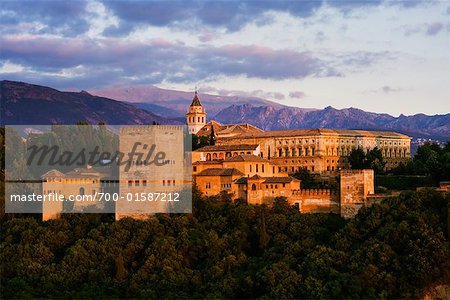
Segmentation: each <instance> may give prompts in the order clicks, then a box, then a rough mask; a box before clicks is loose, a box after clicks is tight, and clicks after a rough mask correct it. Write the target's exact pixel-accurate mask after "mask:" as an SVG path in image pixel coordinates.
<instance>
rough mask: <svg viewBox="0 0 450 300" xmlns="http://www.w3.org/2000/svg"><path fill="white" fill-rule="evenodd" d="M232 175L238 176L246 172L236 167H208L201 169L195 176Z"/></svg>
mask: <svg viewBox="0 0 450 300" xmlns="http://www.w3.org/2000/svg"><path fill="white" fill-rule="evenodd" d="M232 175H238V176H243V175H244V173H242V172H241V171H239V170H238V169H235V168H225V169H222V168H210V169H206V170H203V171H201V172H200V173H198V174H197V175H195V176H232Z"/></svg>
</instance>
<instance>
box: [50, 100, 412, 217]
mask: <svg viewBox="0 0 450 300" xmlns="http://www.w3.org/2000/svg"><path fill="white" fill-rule="evenodd" d="M186 121H187V126H188V130H189V133H191V134H196V135H198V136H207V137H208V138H209V137H211V136H214V140H215V144H214V145H213V146H206V147H203V148H200V149H197V150H195V151H193V152H192V165H191V160H190V159H186V157H185V154H184V149H182V147H179V146H176V145H179V144H177V141H182V140H183V129H182V128H181V127H180V126H171V125H162V126H125V127H122V128H121V130H120V136H119V140H120V151H121V152H123V153H130V152H133V151H132V148H133V144H134V143H135V142H136V141H139V142H142V143H148V144H152V143H156V144H158V145H164V147H166V148H167V149H165V150H164V151H169V153H170V155H169V156H170V160H169V161H168V162H169V163H167V164H165V165H163V166H162V167H158V168H151V167H148V166H145V165H143V164H142V163H140V162H139V161H133V163H132V165H131V168H130V169H129V170H125V169H124V168H125V166H120V169H119V181H116V182H119V185H117V184H116V185H114V184H113V185H111V181H110V180H108V174H103V173H102V171H99V170H98V169H95V168H91V167H89V166H88V167H87V168H77V169H75V170H73V171H71V172H68V173H66V174H63V173H61V172H59V171H58V170H51V171H49V172H47V173H46V174H44V175H43V176H42V193H43V194H50V193H59V194H61V195H64V197H66V198H67V195H70V194H82V195H94V194H95V193H96V192H108V191H110V192H117V191H119V193H120V194H121V195H126V194H131V193H133V194H134V193H139V194H140V193H142V192H146V191H147V192H148V191H163V192H176V191H178V190H182V189H183V188H185V189H186V188H187V187H189V188H188V190H190V189H191V186H192V184H195V185H196V186H197V189H198V190H200V191H201V192H202V193H203V194H204V195H207V196H212V195H217V194H219V193H221V192H227V193H231V194H232V198H233V199H238V198H239V199H242V200H245V201H246V202H247V203H249V204H268V205H270V204H271V203H272V201H273V199H274V198H276V197H280V196H281V197H286V198H287V200H288V202H289V203H290V204H291V205H295V206H297V207H298V209H299V210H300V211H301V212H303V213H317V212H333V213H338V214H341V215H342V216H344V217H352V216H354V215H355V214H356V212H357V211H358V210H359V208H360V207H361V206H363V205H369V204H370V203H373V202H374V201H377V200H379V199H382V198H383V197H384V195H377V194H375V193H374V190H375V189H374V172H373V170H350V166H349V163H348V160H347V158H348V155H349V154H350V152H351V150H352V149H355V148H358V147H360V148H362V149H364V150H365V151H367V150H369V149H373V148H375V147H378V148H379V149H381V152H382V154H383V157H384V160H385V161H386V168H388V169H389V168H393V167H395V166H397V165H398V164H399V163H401V162H403V161H406V160H408V159H410V156H411V155H410V140H411V139H410V137H408V136H406V135H403V134H399V133H395V132H380V131H361V130H330V129H294V130H280V131H264V130H261V129H259V128H257V127H255V126H252V125H249V124H228V125H222V124H219V123H217V122H214V121H211V122H208V123H207V122H206V111H205V109H204V108H203V106H202V104H201V102H200V99H199V97H198V95H197V92H196V93H195V96H194V98H193V100H192V103H191V105H190V106H189V109H188V112H187V114H186ZM171 145H172V146H171ZM173 145H175V146H173ZM302 168H303V169H307V170H309V171H310V172H311V173H314V174H317V175H319V176H321V177H322V178H323V179H324V180H325V179H326V180H339V182H338V183H339V185H338V186H339V188H338V190H329V189H302V183H301V181H300V180H298V179H296V178H294V177H292V176H291V175H292V174H294V173H295V172H297V171H299V170H300V169H302ZM336 178H339V179H336ZM105 182H106V183H105ZM183 186H184V187H183ZM119 202H120V201H119ZM119 202H118V203H116V207H115V210H114V211H115V215H116V219H120V218H123V217H126V216H131V217H134V218H146V217H148V215H149V214H148V213H146V212H148V210H146V209H145V208H144V207H131V208H132V210H131V212H130V206H128V207H126V208H125V209H122V208H121V205H122V204H123V203H119ZM125 203H126V202H125ZM55 205H58V207H55ZM75 205H78V203H76V204H75ZM133 205H134V204H133ZM79 209H80V210H82V209H83V207H80V208H79ZM151 209H153V211H155V210H154V209H155V207H152V208H151ZM62 210H63V208H62V204H59V203H49V204H44V207H43V219H44V220H46V219H51V218H57V217H58V216H59V212H61V211H62ZM121 211H123V212H127V213H121ZM156 211H157V212H162V211H160V210H158V208H156Z"/></svg>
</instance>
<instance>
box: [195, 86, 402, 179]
mask: <svg viewBox="0 0 450 300" xmlns="http://www.w3.org/2000/svg"><path fill="white" fill-rule="evenodd" d="M193 104H195V105H199V107H201V108H197V110H198V111H202V112H204V111H205V109H204V108H203V107H202V106H201V103H200V100H199V98H198V95H197V93H196V94H195V97H194V99H193V101H192V104H191V107H192V105H193ZM190 118H192V117H191V114H190V112H188V114H187V124H188V127H189V126H194V125H192V124H191V122H190V121H191V120H192V119H190ZM198 118H199V117H197V119H198ZM192 128H194V127H192ZM195 128H197V127H195ZM194 131H195V130H194ZM194 131H192V132H194ZM212 132H213V133H214V135H215V140H216V144H215V145H214V146H208V147H204V148H201V149H198V150H196V152H197V153H196V154H194V156H193V160H194V161H196V160H202V161H204V160H217V159H226V158H229V157H231V156H236V155H239V154H249V153H250V152H251V153H252V154H254V155H258V156H261V157H263V158H266V159H268V160H272V161H274V162H276V163H278V164H279V165H281V166H282V168H283V171H284V172H287V173H291V174H292V173H295V172H297V171H299V170H300V169H302V168H304V169H307V170H309V171H310V172H312V173H318V174H327V175H328V174H337V173H338V172H339V171H340V170H345V169H349V168H350V165H349V163H348V156H349V155H350V152H351V151H352V150H353V149H357V148H361V149H363V150H364V151H365V152H367V151H369V150H370V149H374V148H378V149H380V150H381V153H382V155H383V159H384V161H385V162H386V165H385V168H386V169H387V170H390V169H392V168H395V167H397V166H398V165H399V164H400V163H404V162H406V161H408V160H409V159H410V158H411V145H410V144H411V138H410V137H409V136H407V135H404V134H401V133H397V132H389V131H368V130H339V129H290V130H275V131H264V130H262V129H259V128H257V127H255V126H252V125H248V124H229V125H222V124H219V123H217V122H214V121H212V122H209V123H206V120H205V124H204V125H203V127H202V128H200V129H198V130H197V131H196V133H197V134H199V135H210V134H211V133H212ZM245 147H247V148H248V149H244V148H245ZM223 149H227V150H226V151H225V150H223Z"/></svg>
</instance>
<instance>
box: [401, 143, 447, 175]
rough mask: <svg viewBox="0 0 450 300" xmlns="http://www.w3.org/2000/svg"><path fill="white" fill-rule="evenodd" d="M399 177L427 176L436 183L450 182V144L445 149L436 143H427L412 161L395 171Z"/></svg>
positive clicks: (419, 149) (418, 150)
mask: <svg viewBox="0 0 450 300" xmlns="http://www.w3.org/2000/svg"><path fill="white" fill-rule="evenodd" d="M393 172H394V173H395V174H399V175H427V176H430V177H431V178H432V179H433V180H434V181H435V182H436V183H437V182H439V181H446V180H450V142H447V143H446V144H445V146H444V147H443V148H441V147H440V146H439V145H438V144H436V143H425V144H424V145H422V146H420V147H419V148H418V149H417V153H416V154H415V155H414V157H413V158H412V160H410V161H409V162H408V163H406V164H401V165H400V166H399V167H397V168H396V169H395V170H393Z"/></svg>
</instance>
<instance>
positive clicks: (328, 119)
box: [213, 104, 450, 140]
mask: <svg viewBox="0 0 450 300" xmlns="http://www.w3.org/2000/svg"><path fill="white" fill-rule="evenodd" d="M213 119H214V120H216V121H218V122H221V123H241V122H246V123H250V124H252V125H254V126H258V127H260V128H262V129H264V130H277V129H292V128H332V129H365V130H390V131H397V132H401V133H405V134H408V135H410V136H413V137H427V138H436V139H441V140H450V114H446V115H435V116H427V115H424V114H418V115H414V116H403V115H401V116H399V117H398V118H396V117H393V116H391V115H388V114H377V113H370V112H365V111H363V110H360V109H356V108H346V109H335V108H333V107H331V106H329V107H326V108H325V109H321V110H314V111H311V110H304V109H301V108H292V107H284V108H281V109H275V108H273V107H270V106H255V105H251V104H245V105H231V106H229V107H227V108H225V109H223V110H221V111H220V112H218V113H217V114H216V115H215V116H214V117H213Z"/></svg>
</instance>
